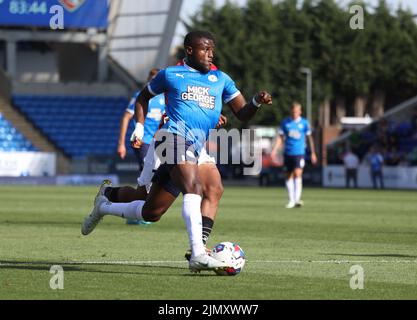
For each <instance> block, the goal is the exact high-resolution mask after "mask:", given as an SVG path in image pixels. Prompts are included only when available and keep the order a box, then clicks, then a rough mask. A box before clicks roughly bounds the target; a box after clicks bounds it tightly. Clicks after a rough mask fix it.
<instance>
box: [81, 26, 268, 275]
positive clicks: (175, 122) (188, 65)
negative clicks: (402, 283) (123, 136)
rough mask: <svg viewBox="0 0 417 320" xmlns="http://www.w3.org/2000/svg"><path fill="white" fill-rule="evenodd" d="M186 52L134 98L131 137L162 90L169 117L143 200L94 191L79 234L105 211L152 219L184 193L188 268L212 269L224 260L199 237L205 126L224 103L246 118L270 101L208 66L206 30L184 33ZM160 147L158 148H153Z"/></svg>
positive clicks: (210, 51) (210, 45)
mask: <svg viewBox="0 0 417 320" xmlns="http://www.w3.org/2000/svg"><path fill="white" fill-rule="evenodd" d="M184 48H185V53H186V59H185V63H184V65H182V66H175V67H168V68H166V69H165V70H162V71H160V72H159V73H158V75H157V76H156V77H155V78H154V79H153V80H152V81H151V82H150V83H148V85H147V86H146V87H145V88H144V89H143V90H142V91H141V93H140V95H139V97H138V98H137V101H136V108H135V119H136V121H137V123H136V127H135V131H134V132H133V134H132V138H131V141H132V143H141V141H142V139H143V136H144V128H143V123H144V120H145V117H146V114H147V112H148V103H149V100H150V99H152V98H153V97H154V96H156V95H158V94H161V93H164V94H165V97H166V101H167V103H166V105H167V107H166V112H167V115H168V118H169V120H168V121H167V123H166V124H165V125H164V126H163V128H162V130H160V131H159V132H160V136H159V137H156V140H157V143H156V145H155V150H156V152H157V154H158V156H159V157H160V158H161V159H162V158H163V159H164V161H163V162H162V164H161V166H160V167H159V169H158V170H157V172H156V173H155V176H154V178H153V182H154V183H153V185H152V188H151V190H150V193H149V195H148V197H147V199H146V201H134V202H131V203H126V204H125V203H111V202H109V201H108V199H107V198H106V197H105V196H100V195H99V196H98V197H97V199H96V201H95V206H94V208H93V211H92V212H91V214H90V215H89V216H88V217H87V218H86V219H85V221H84V224H83V226H82V234H84V235H87V234H89V233H90V232H92V231H93V230H94V228H95V227H96V225H97V224H98V223H99V222H100V220H101V219H102V218H103V217H104V216H105V215H114V216H119V217H127V216H133V217H136V218H138V219H143V220H145V221H152V222H156V221H159V220H160V218H161V216H162V215H163V214H164V213H165V212H166V210H167V205H166V204H167V203H168V204H171V203H173V202H174V201H175V199H176V197H177V195H178V194H179V193H183V195H184V197H183V207H182V216H183V219H184V221H185V224H186V229H187V233H188V238H189V243H190V247H191V250H192V256H191V259H190V261H189V267H190V270H191V271H193V272H199V271H201V270H214V269H217V268H226V267H228V266H227V264H225V263H223V262H221V261H218V260H216V259H214V258H212V257H210V256H209V255H208V254H207V253H206V249H205V246H204V243H203V240H202V217H201V208H200V207H201V201H202V197H201V194H202V187H201V183H200V178H199V174H198V166H197V162H198V157H199V155H200V153H201V150H202V147H203V146H204V144H205V141H206V140H207V137H208V134H209V131H210V130H211V129H214V128H215V127H216V125H217V122H218V119H219V118H220V113H221V110H222V102H224V103H226V104H227V105H228V106H229V107H230V108H231V110H232V111H233V113H234V114H235V115H236V117H237V118H238V119H239V120H241V121H244V122H246V121H249V120H250V119H251V118H252V117H253V116H254V115H255V114H256V112H257V111H258V110H259V109H260V107H261V106H262V105H263V104H269V105H270V104H272V97H271V95H270V94H269V93H268V92H266V91H260V92H259V93H257V94H256V95H255V96H254V97H253V98H252V99H251V100H250V101H249V102H246V100H245V98H244V97H243V95H242V94H241V93H240V91H239V90H238V89H237V88H236V86H235V84H234V82H233V81H232V79H231V78H230V77H229V76H228V75H227V74H225V73H224V72H222V71H220V70H212V64H213V59H214V50H215V40H214V37H213V36H212V35H211V34H210V33H209V32H205V31H194V32H190V33H189V34H187V36H186V37H185V39H184ZM158 149H160V150H158Z"/></svg>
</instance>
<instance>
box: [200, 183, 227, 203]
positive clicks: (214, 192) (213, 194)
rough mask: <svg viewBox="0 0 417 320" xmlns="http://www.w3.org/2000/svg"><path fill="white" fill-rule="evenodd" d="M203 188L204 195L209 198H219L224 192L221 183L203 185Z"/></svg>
mask: <svg viewBox="0 0 417 320" xmlns="http://www.w3.org/2000/svg"><path fill="white" fill-rule="evenodd" d="M204 189H205V190H204V196H205V197H207V198H208V199H210V200H217V201H218V200H220V198H221V197H222V195H223V192H224V187H223V185H222V184H217V185H209V186H205V188H204Z"/></svg>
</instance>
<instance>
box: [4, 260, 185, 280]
mask: <svg viewBox="0 0 417 320" xmlns="http://www.w3.org/2000/svg"><path fill="white" fill-rule="evenodd" d="M54 265H59V266H62V267H63V268H64V271H65V272H90V273H105V274H125V275H126V274H130V275H149V274H150V273H149V272H144V271H143V272H132V271H126V270H124V269H125V268H126V267H129V268H132V267H135V268H138V269H146V268H148V269H149V268H152V269H153V270H158V269H161V270H164V269H165V270H166V269H170V270H176V271H188V268H185V267H174V266H167V265H154V264H140V265H138V264H113V263H105V262H103V263H94V264H90V263H82V262H80V263H77V262H62V261H61V262H60V261H12V260H9V261H7V260H0V269H12V270H35V271H49V270H50V268H51V267H52V266H54ZM97 266H103V267H117V268H118V269H119V270H117V271H112V270H103V269H98V268H97ZM160 275H165V276H176V277H177V276H179V275H180V274H173V273H160ZM189 275H190V274H183V275H182V276H189Z"/></svg>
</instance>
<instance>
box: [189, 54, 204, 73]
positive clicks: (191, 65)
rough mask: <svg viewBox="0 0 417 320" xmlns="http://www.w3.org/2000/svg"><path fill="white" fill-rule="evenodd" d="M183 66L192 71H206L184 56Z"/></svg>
mask: <svg viewBox="0 0 417 320" xmlns="http://www.w3.org/2000/svg"><path fill="white" fill-rule="evenodd" d="M184 66H186V67H187V68H188V69H190V70H191V71H194V72H200V73H207V72H204V71H202V70H200V69H199V67H198V66H197V65H196V64H194V63H193V62H192V61H190V60H189V59H187V58H184Z"/></svg>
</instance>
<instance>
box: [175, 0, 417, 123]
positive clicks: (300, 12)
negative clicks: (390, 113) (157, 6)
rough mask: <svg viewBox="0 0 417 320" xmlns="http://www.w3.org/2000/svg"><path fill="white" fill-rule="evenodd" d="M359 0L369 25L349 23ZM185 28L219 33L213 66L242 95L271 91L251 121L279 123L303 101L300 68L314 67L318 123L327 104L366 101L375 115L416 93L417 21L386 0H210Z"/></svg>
mask: <svg viewBox="0 0 417 320" xmlns="http://www.w3.org/2000/svg"><path fill="white" fill-rule="evenodd" d="M300 2H301V3H300ZM354 4H356V5H360V6H361V7H362V8H363V22H364V24H363V29H352V28H351V21H352V19H355V16H354V14H352V13H350V12H349V8H350V7H351V6H352V5H354ZM185 25H186V28H187V30H196V29H204V30H208V31H210V32H212V33H213V34H214V36H215V38H216V45H217V51H216V60H215V63H216V65H218V66H219V67H220V68H221V70H223V71H225V72H226V73H228V74H230V75H231V76H232V78H233V79H234V80H235V81H236V83H237V86H238V87H239V88H240V89H241V90H242V92H244V93H246V94H252V93H255V92H256V91H257V90H259V89H261V88H263V89H266V90H269V91H270V92H272V93H273V96H274V106H275V107H274V108H269V109H268V110H269V111H268V112H260V113H258V115H257V116H256V119H255V120H254V121H252V122H251V123H252V124H253V123H256V124H260V125H277V123H279V121H280V120H282V118H283V117H284V116H286V115H287V114H288V109H289V106H290V103H291V102H292V101H293V100H298V101H300V102H301V103H302V104H303V105H304V106H305V104H306V98H305V96H306V92H305V90H306V89H305V83H306V78H305V75H304V74H302V73H301V72H300V68H301V67H308V68H311V69H312V72H313V115H314V119H315V120H316V121H317V120H318V117H319V106H323V105H325V104H326V103H327V104H328V105H329V106H331V108H332V109H333V113H335V111H334V110H335V109H336V110H340V109H344V111H342V112H345V113H346V114H347V115H353V113H354V112H355V108H356V106H358V105H360V104H361V103H362V105H363V106H364V107H363V110H362V111H363V113H365V112H368V113H371V115H372V114H375V113H376V112H377V110H376V109H375V108H379V109H381V107H383V106H384V105H385V106H387V107H390V106H393V105H394V104H396V103H399V102H401V101H403V100H405V99H407V98H410V97H412V96H414V95H416V94H417V63H416V62H417V25H416V19H415V18H413V14H412V13H411V12H409V11H407V10H405V9H403V8H401V7H400V8H397V9H396V10H395V11H390V8H389V7H388V5H387V3H386V2H385V0H380V1H379V4H378V5H377V6H376V7H375V8H370V7H369V6H368V5H367V4H366V3H363V2H361V1H355V2H352V3H351V4H350V5H348V7H346V8H344V7H341V6H340V5H338V3H336V2H335V1H334V0H304V1H297V0H282V1H272V0H248V1H247V4H246V5H245V6H244V7H239V6H237V5H236V4H233V3H231V2H229V1H227V2H226V3H225V4H224V5H223V6H220V7H216V5H215V1H214V0H206V1H205V2H204V4H203V5H202V7H201V9H200V10H199V12H198V13H196V14H195V15H194V16H192V17H190V18H189V21H188V22H185ZM182 54H183V52H181V51H180V52H178V56H179V57H180V56H181V55H182ZM247 98H251V97H247ZM338 108H339V109H338ZM229 112H230V111H226V113H229ZM229 115H230V114H229ZM232 118H233V117H230V119H232ZM232 121H233V120H232ZM232 124H233V125H238V124H237V123H232Z"/></svg>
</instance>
